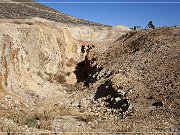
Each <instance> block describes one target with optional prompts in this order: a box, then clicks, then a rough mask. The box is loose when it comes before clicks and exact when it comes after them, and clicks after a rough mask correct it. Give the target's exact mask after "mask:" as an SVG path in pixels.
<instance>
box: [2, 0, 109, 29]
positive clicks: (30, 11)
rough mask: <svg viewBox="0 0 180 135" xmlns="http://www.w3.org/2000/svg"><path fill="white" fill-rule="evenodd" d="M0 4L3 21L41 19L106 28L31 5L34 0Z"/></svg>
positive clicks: (17, 0) (19, 0)
mask: <svg viewBox="0 0 180 135" xmlns="http://www.w3.org/2000/svg"><path fill="white" fill-rule="evenodd" d="M0 2H1V3H0V18H1V19H28V18H31V17H39V18H43V19H47V20H51V21H55V22H61V23H66V24H76V25H82V24H83V25H95V26H104V27H105V26H106V25H103V24H98V23H94V22H90V21H86V20H83V19H77V18H75V17H72V16H70V15H67V14H64V13H62V12H58V11H56V10H54V9H51V8H48V7H46V6H44V5H41V4H38V3H31V2H33V1H32V0H0ZM8 2H9V3H8ZM21 2H24V3H21ZM106 27H110V26H106Z"/></svg>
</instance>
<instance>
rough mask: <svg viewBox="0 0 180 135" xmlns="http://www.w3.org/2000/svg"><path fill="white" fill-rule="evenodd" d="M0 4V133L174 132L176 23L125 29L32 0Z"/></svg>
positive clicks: (178, 58) (179, 58) (179, 68)
mask: <svg viewBox="0 0 180 135" xmlns="http://www.w3.org/2000/svg"><path fill="white" fill-rule="evenodd" d="M1 1H2V0H1ZM27 2H29V0H27ZM0 6H1V8H0V10H1V12H0V17H1V18H3V19H0V132H2V133H5V134H22V133H23V134H50V133H51V134H59V133H62V134H77V135H79V134H113V135H114V134H121V133H122V132H123V133H129V132H131V133H135V134H147V135H149V134H176V133H177V134H178V132H179V131H180V126H179V125H180V119H179V118H180V116H179V114H180V112H179V110H180V109H179V106H180V99H179V98H180V95H179V93H180V91H179V90H180V79H179V78H180V48H179V46H180V28H170V27H169V28H158V29H154V30H140V31H130V30H129V28H127V27H124V26H118V27H107V26H103V25H99V24H96V23H91V22H90V23H86V21H84V20H79V19H76V18H72V17H70V16H68V15H65V14H61V13H59V12H57V11H54V10H53V9H49V8H47V7H45V6H42V5H40V4H36V3H23V4H22V3H8V4H7V3H0ZM20 9H22V10H20ZM49 11H50V12H49ZM56 15H57V16H56ZM56 19H57V20H56ZM65 20H66V21H65Z"/></svg>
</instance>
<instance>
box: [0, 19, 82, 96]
mask: <svg viewBox="0 0 180 135" xmlns="http://www.w3.org/2000/svg"><path fill="white" fill-rule="evenodd" d="M0 50H1V52H0V62H1V65H0V66H1V67H0V75H1V83H2V85H4V86H5V87H7V89H9V90H13V91H16V92H18V93H21V92H22V91H26V90H32V91H34V92H36V93H38V94H40V95H44V94H45V93H46V92H47V93H49V92H50V93H51V92H52V91H49V89H54V90H58V89H61V85H60V83H61V81H63V78H62V77H64V72H72V71H73V68H74V67H75V66H74V67H73V62H75V61H76V62H77V61H78V60H79V59H80V46H78V42H77V41H75V40H74V39H73V38H72V37H71V36H70V34H69V32H68V31H66V30H65V29H63V28H61V29H60V28H57V27H52V26H50V25H47V24H45V23H43V22H32V23H31V24H30V23H29V24H27V23H22V24H16V23H13V22H4V23H0ZM70 61H71V63H69V62H70ZM68 64H69V65H68ZM70 64H71V65H70ZM72 79H73V77H72ZM75 79H76V78H75V76H74V81H73V80H71V82H69V83H71V84H73V83H75V82H76V80H75ZM47 93H46V94H47Z"/></svg>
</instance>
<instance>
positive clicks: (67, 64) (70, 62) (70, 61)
mask: <svg viewBox="0 0 180 135" xmlns="http://www.w3.org/2000/svg"><path fill="white" fill-rule="evenodd" d="M75 63H76V62H75V61H74V59H73V58H70V60H68V62H67V63H66V66H68V67H72V66H73V65H74V64H75Z"/></svg>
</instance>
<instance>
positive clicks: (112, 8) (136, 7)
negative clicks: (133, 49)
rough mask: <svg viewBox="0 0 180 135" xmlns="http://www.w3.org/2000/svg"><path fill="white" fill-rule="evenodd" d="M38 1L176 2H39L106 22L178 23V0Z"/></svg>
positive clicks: (129, 23)
mask: <svg viewBox="0 0 180 135" xmlns="http://www.w3.org/2000/svg"><path fill="white" fill-rule="evenodd" d="M36 1H38V2H42V1H43V2H141V1H142V2H179V3H111V4H110V3H108V4H107V3H91V4H90V3H43V4H44V5H46V6H49V7H51V8H54V9H56V10H59V11H61V12H64V13H66V14H69V15H72V16H75V17H77V18H82V19H86V20H89V21H93V22H98V23H102V24H108V25H112V26H115V25H126V26H128V27H133V26H134V25H137V26H142V27H145V26H146V24H147V23H148V21H150V20H152V21H153V23H154V25H155V26H172V25H180V0H173V1H171V0H126V1H125V0H36Z"/></svg>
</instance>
